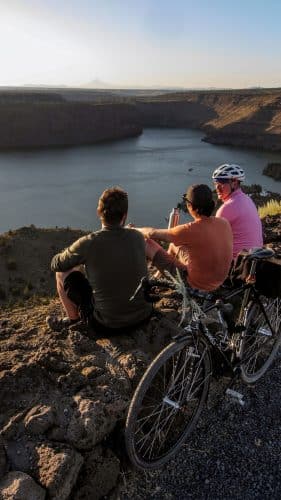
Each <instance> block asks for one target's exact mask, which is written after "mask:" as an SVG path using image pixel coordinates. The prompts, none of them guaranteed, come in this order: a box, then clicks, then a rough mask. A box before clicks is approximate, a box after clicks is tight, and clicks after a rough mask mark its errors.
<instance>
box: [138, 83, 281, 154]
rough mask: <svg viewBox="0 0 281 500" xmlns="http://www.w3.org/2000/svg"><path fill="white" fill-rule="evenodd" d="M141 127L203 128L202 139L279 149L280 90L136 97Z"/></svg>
mask: <svg viewBox="0 0 281 500" xmlns="http://www.w3.org/2000/svg"><path fill="white" fill-rule="evenodd" d="M137 108H138V110H139V112H140V115H141V121H142V123H143V125H144V127H147V126H152V127H155V126H158V127H159V126H160V127H188V128H199V129H202V130H203V131H204V132H205V134H206V136H205V137H204V140H205V141H208V142H211V143H213V144H228V145H233V146H247V147H253V148H256V149H268V150H275V151H281V91H280V90H267V91H266V90H260V91H259V90H252V91H250V90H244V91H243V90H240V91H205V92H204V91H200V92H199V91H197V92H186V93H183V92H182V93H176V94H166V95H162V96H156V97H153V98H150V99H148V98H145V99H138V100H137Z"/></svg>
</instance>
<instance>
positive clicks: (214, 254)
mask: <svg viewBox="0 0 281 500" xmlns="http://www.w3.org/2000/svg"><path fill="white" fill-rule="evenodd" d="M169 234H170V235H171V236H172V238H171V239H170V241H172V242H173V243H174V244H175V245H176V246H183V247H184V248H185V249H186V250H187V251H188V262H187V270H188V282H189V284H190V285H191V286H192V287H193V288H199V290H206V291H210V290H215V289H216V288H218V287H219V286H220V285H221V284H222V283H223V282H224V280H225V279H226V277H227V275H228V272H229V269H230V265H231V261H232V251H233V238H232V231H231V226H230V224H229V222H228V221H227V220H226V219H223V218H218V217H202V219H200V220H196V221H194V222H190V223H188V224H183V225H180V226H176V227H174V228H172V229H170V230H169Z"/></svg>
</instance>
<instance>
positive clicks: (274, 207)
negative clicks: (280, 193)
mask: <svg viewBox="0 0 281 500" xmlns="http://www.w3.org/2000/svg"><path fill="white" fill-rule="evenodd" d="M258 212H259V216H260V218H261V219H264V218H265V217H266V216H267V215H271V216H272V215H279V214H281V201H278V200H269V201H268V202H267V203H266V204H265V205H263V206H262V207H259V209H258Z"/></svg>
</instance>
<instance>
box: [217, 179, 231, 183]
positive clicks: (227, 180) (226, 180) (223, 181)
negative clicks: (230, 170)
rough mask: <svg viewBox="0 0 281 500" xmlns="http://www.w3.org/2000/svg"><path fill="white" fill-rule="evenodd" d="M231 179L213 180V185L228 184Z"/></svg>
mask: <svg viewBox="0 0 281 500" xmlns="http://www.w3.org/2000/svg"><path fill="white" fill-rule="evenodd" d="M230 182H231V179H215V180H214V184H229V183H230Z"/></svg>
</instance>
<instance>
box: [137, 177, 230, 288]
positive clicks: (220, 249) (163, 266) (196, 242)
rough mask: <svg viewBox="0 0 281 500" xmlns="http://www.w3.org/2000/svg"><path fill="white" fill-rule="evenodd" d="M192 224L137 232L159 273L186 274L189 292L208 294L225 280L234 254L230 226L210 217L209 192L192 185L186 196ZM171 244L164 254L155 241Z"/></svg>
mask: <svg viewBox="0 0 281 500" xmlns="http://www.w3.org/2000/svg"><path fill="white" fill-rule="evenodd" d="M185 202H186V205H187V209H188V211H189V213H190V215H191V216H192V217H193V219H194V220H193V221H192V222H189V223H187V224H182V225H179V226H176V227H174V228H171V229H155V228H151V227H143V228H138V229H139V231H141V233H142V234H143V235H144V237H145V238H146V255H147V257H148V258H149V259H150V260H151V261H152V264H153V265H154V266H155V267H156V268H157V269H159V270H160V271H164V270H167V271H169V272H170V273H171V274H175V272H176V269H177V268H178V269H179V270H181V271H186V272H187V282H188V284H189V285H190V286H191V287H192V288H197V289H199V290H204V291H211V290H215V289H216V288H218V287H219V286H220V285H221V284H222V283H223V282H224V280H225V279H226V277H227V275H228V272H229V269H230V266H231V262H232V251H233V237H232V231H231V226H230V224H229V222H228V221H227V220H226V219H223V218H218V217H214V216H212V215H211V214H212V212H213V210H214V205H215V204H214V201H213V197H212V191H211V189H210V188H209V187H208V186H207V185H205V184H194V185H192V186H190V187H189V189H188V190H187V193H186V195H185ZM154 240H161V241H166V242H170V246H169V249H168V252H166V251H165V250H164V249H163V248H162V247H161V246H160V245H159V244H158V243H156V241H154Z"/></svg>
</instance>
